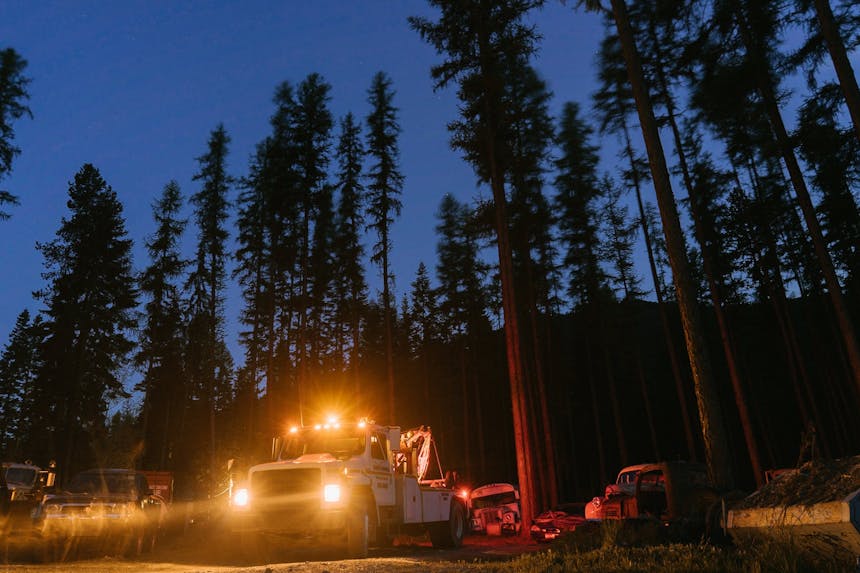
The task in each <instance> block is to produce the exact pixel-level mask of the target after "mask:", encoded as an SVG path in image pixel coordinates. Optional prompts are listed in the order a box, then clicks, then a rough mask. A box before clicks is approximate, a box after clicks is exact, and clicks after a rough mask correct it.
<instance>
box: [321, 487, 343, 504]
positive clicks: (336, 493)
mask: <svg viewBox="0 0 860 573" xmlns="http://www.w3.org/2000/svg"><path fill="white" fill-rule="evenodd" d="M323 499H324V500H325V501H326V502H328V503H337V502H338V501H340V484H336V483H327V484H326V485H325V488H323Z"/></svg>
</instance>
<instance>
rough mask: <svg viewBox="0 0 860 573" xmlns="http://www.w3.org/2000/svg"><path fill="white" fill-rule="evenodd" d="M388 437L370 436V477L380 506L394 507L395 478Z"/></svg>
mask: <svg viewBox="0 0 860 573" xmlns="http://www.w3.org/2000/svg"><path fill="white" fill-rule="evenodd" d="M386 440H387V437H386V435H385V434H384V433H383V432H373V433H372V434H371V435H370V462H371V466H370V477H371V483H372V486H371V487H372V488H373V495H374V496H375V497H376V503H377V504H378V505H394V476H393V475H392V473H391V462H390V461H389V459H388V452H389V448H388V444H387V442H386Z"/></svg>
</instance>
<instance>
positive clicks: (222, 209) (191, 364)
mask: <svg viewBox="0 0 860 573" xmlns="http://www.w3.org/2000/svg"><path fill="white" fill-rule="evenodd" d="M229 143H230V137H229V136H228V135H227V131H226V130H225V129H224V126H223V125H219V126H217V127H216V128H215V129H214V130H213V131H212V132H211V134H210V136H209V141H208V144H207V147H208V149H207V152H206V153H205V154H204V155H201V156H200V157H198V158H197V162H198V164H199V171H198V172H197V173H196V174H195V175H194V180H195V181H200V182H202V185H201V188H200V190H199V191H197V192H196V193H194V194H193V195H192V196H191V204H192V205H193V206H194V221H195V224H196V226H197V250H196V254H195V261H194V263H193V270H192V272H191V274H190V276H189V278H188V282H187V285H186V288H187V289H188V290H189V291H190V292H189V295H190V299H189V306H190V309H189V314H190V319H189V323H188V340H189V346H188V351H187V355H186V356H187V361H186V364H187V368H188V370H187V374H188V380H189V384H190V388H189V395H190V397H192V398H193V399H196V400H199V401H200V403H202V404H203V407H204V411H205V412H206V414H205V419H206V421H207V422H206V425H207V426H208V428H207V430H208V431H207V432H206V437H205V439H204V441H205V442H208V443H207V446H208V448H207V450H208V454H209V460H208V461H209V468H208V470H209V472H210V476H209V479H210V480H214V479H215V475H216V469H215V468H216V465H217V464H216V449H217V447H218V445H219V444H218V436H217V434H216V415H217V412H218V411H219V410H220V409H222V408H223V407H224V406H225V405H226V401H227V400H229V399H230V397H231V384H232V368H233V364H232V359H231V358H230V356H229V352H228V351H227V348H226V344H225V342H224V289H225V280H226V273H227V271H226V265H227V257H228V253H227V245H226V242H227V239H228V237H229V233H228V231H227V228H226V226H225V225H226V222H227V218H228V209H229V206H230V202H229V197H228V193H229V190H230V187H231V185H232V183H233V179H232V177H230V175H229V174H228V173H227V153H228V149H227V146H228V145H229ZM200 437H201V438H202V436H200ZM213 486H214V482H210V484H209V487H210V488H211V487H213Z"/></svg>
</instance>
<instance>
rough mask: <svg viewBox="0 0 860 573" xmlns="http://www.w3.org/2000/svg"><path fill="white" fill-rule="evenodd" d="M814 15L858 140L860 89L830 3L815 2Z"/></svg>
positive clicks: (859, 131)
mask: <svg viewBox="0 0 860 573" xmlns="http://www.w3.org/2000/svg"><path fill="white" fill-rule="evenodd" d="M815 14H816V16H818V25H819V26H821V35H822V36H823V37H824V43H825V44H827V50H828V51H829V52H830V59H831V60H833V68H834V69H835V70H836V77H837V78H839V85H840V86H841V87H842V93H844V94H845V102H846V103H847V104H848V112H849V113H850V114H851V122H852V123H853V124H854V133H856V134H857V139H858V140H860V87H858V86H857V77H856V76H855V75H854V70H853V69H852V67H851V61H850V60H849V59H848V52H847V51H846V50H845V43H844V42H843V41H842V36H841V35H840V34H839V26H838V25H837V24H836V19H835V18H834V17H833V10H831V9H830V1H829V0H815Z"/></svg>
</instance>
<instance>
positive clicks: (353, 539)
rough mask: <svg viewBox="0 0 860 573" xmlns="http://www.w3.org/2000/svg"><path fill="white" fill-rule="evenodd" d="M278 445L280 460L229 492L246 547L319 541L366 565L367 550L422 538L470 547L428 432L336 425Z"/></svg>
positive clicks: (309, 429)
mask: <svg viewBox="0 0 860 573" xmlns="http://www.w3.org/2000/svg"><path fill="white" fill-rule="evenodd" d="M273 442H274V446H273V458H274V461H271V462H267V463H262V464H258V465H255V466H253V467H251V468H250V469H249V470H248V477H247V481H246V482H245V483H244V484H243V485H242V486H241V487H237V488H235V490H234V491H233V492H231V496H230V498H231V507H232V513H233V516H232V517H233V529H234V531H235V532H237V533H238V534H239V536H240V537H242V541H243V546H246V547H247V546H248V544H249V542H250V543H251V545H250V546H251V547H255V548H258V549H259V550H262V551H266V550H268V549H272V548H275V549H277V548H284V547H287V546H290V545H292V544H293V543H296V542H299V541H302V540H314V541H315V542H317V543H318V544H319V543H323V544H328V543H331V542H334V543H336V544H337V546H338V547H339V548H340V549H341V550H343V549H345V551H346V554H347V556H348V557H350V558H363V557H366V556H367V553H368V546H369V545H377V546H385V545H388V544H390V543H391V542H392V540H393V537H394V535H396V534H400V533H405V534H413V535H414V534H418V533H423V532H424V531H427V532H429V534H430V540H431V542H432V544H433V546H434V547H459V546H460V545H461V544H462V542H463V536H464V534H465V531H466V526H467V515H468V513H467V510H466V505H465V502H464V501H463V500H462V499H461V498H460V497H459V496H457V495H455V493H454V490H453V485H454V484H453V483H451V479H450V474H449V475H448V477H444V476H445V474H443V473H442V468H441V464H440V463H439V456H438V452H437V450H436V447H435V442H434V440H433V436H432V433H431V431H430V428H429V427H426V426H421V427H418V428H414V429H412V430H409V431H406V432H401V429H400V427H399V426H383V425H379V424H376V423H374V422H373V421H371V420H366V419H364V420H360V421H358V422H351V423H341V422H338V421H337V420H329V421H328V422H327V423H325V424H316V425H314V426H306V427H293V428H291V429H290V432H289V434H288V435H287V436H285V437H284V438H276V439H275V440H274V441H273ZM431 458H435V462H436V464H437V467H436V468H435V469H434V473H433V474H432V475H437V472H438V475H439V476H440V477H438V478H435V479H429V478H428V475H430V473H429V472H430V467H431V462H432V461H433V459H431ZM261 544H262V549H260V548H261Z"/></svg>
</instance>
